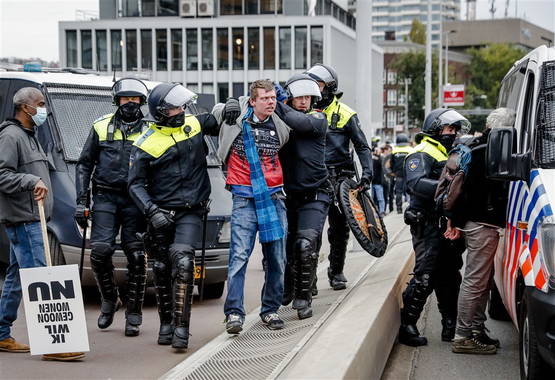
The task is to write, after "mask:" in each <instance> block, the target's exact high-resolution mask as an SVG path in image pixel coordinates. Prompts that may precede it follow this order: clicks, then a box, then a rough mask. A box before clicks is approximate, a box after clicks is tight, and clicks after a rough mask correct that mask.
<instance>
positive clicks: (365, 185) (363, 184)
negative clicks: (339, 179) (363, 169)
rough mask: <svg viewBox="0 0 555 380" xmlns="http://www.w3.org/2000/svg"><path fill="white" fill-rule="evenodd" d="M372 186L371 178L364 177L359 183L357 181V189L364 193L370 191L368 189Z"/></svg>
mask: <svg viewBox="0 0 555 380" xmlns="http://www.w3.org/2000/svg"><path fill="white" fill-rule="evenodd" d="M371 186H372V177H367V176H364V177H362V178H361V179H360V181H358V184H357V187H358V188H359V189H360V190H361V191H366V190H368V189H370V187H371Z"/></svg>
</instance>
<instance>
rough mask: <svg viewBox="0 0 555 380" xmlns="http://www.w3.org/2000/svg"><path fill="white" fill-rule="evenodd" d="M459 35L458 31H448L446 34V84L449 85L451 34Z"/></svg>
mask: <svg viewBox="0 0 555 380" xmlns="http://www.w3.org/2000/svg"><path fill="white" fill-rule="evenodd" d="M451 33H457V31H456V30H448V31H446V32H445V81H444V84H446V85H447V84H449V34H451Z"/></svg>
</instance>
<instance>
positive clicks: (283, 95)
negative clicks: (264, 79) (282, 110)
mask: <svg viewBox="0 0 555 380" xmlns="http://www.w3.org/2000/svg"><path fill="white" fill-rule="evenodd" d="M274 90H275V91H276V100H277V101H278V102H280V103H283V102H285V101H286V100H287V92H286V91H285V90H284V89H283V87H282V86H281V84H279V82H274Z"/></svg>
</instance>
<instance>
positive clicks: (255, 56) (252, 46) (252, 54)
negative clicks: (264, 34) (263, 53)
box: [247, 28, 260, 70]
mask: <svg viewBox="0 0 555 380" xmlns="http://www.w3.org/2000/svg"><path fill="white" fill-rule="evenodd" d="M247 34H248V38H249V41H248V42H249V57H248V60H249V66H248V67H249V70H258V69H259V68H260V29H258V28H248V29H247Z"/></svg>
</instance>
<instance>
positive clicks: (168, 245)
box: [129, 83, 217, 349]
mask: <svg viewBox="0 0 555 380" xmlns="http://www.w3.org/2000/svg"><path fill="white" fill-rule="evenodd" d="M196 97H197V96H196V95H195V94H194V93H193V92H191V91H189V90H188V89H186V88H185V87H183V86H181V85H178V84H169V83H163V84H159V85H158V86H156V87H155V88H154V89H153V90H152V92H151V93H150V96H149V98H148V108H149V112H150V115H151V116H152V118H153V119H154V121H155V122H154V123H152V124H151V125H150V127H149V128H148V130H147V131H146V132H144V133H143V134H142V135H141V137H140V138H139V139H138V140H137V141H136V142H135V144H134V149H133V153H132V155H131V161H130V169H129V193H130V194H131V197H132V198H133V200H134V201H135V203H136V204H137V206H139V208H140V209H141V211H142V212H143V213H144V214H145V215H146V217H147V220H148V226H147V235H146V237H145V245H147V246H149V247H150V248H149V249H150V250H151V252H152V254H153V255H154V260H155V262H154V268H153V270H154V281H155V285H156V292H157V300H158V312H159V315H160V331H159V335H158V344H162V345H169V344H171V345H172V347H174V348H183V349H184V348H187V346H188V343H189V321H190V318H191V303H192V299H193V286H194V285H193V281H194V277H193V276H194V261H195V248H194V245H195V243H196V242H197V241H198V240H199V236H201V222H202V216H203V213H204V212H205V207H206V203H207V201H208V197H209V196H210V191H211V189H210V179H209V177H208V170H207V164H206V154H207V153H208V151H207V147H206V144H205V142H204V135H205V133H207V132H208V131H213V130H214V129H217V123H216V119H215V118H214V117H213V116H212V115H210V114H201V115H198V116H194V115H192V114H188V113H187V114H186V113H185V110H186V109H187V108H188V109H193V108H194V104H193V103H194V101H195V99H196ZM214 133H217V132H214Z"/></svg>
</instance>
